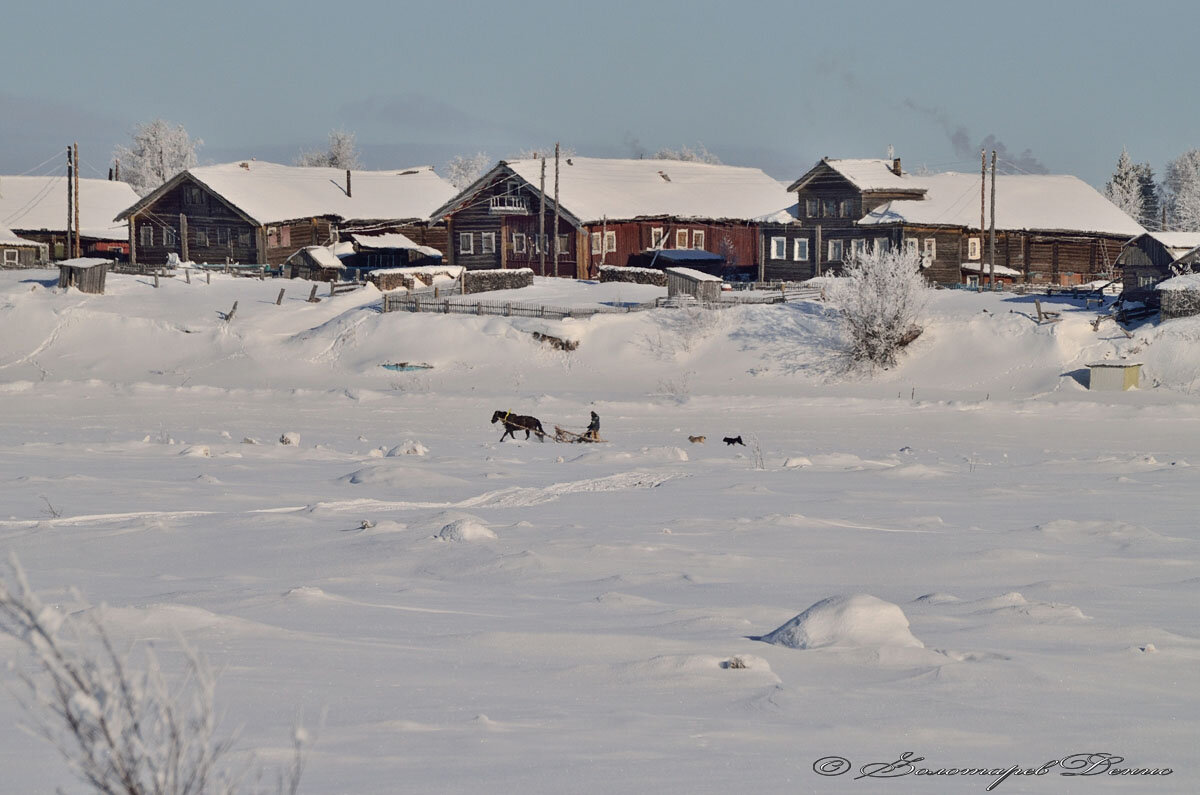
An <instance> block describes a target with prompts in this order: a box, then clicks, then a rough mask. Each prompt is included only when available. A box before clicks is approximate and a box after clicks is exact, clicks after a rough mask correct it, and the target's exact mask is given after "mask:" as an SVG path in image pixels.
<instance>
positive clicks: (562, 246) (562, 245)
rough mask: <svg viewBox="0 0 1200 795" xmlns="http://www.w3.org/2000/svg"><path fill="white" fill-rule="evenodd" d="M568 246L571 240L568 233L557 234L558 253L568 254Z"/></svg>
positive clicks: (569, 251) (569, 250)
mask: <svg viewBox="0 0 1200 795" xmlns="http://www.w3.org/2000/svg"><path fill="white" fill-rule="evenodd" d="M570 246H571V241H570V239H569V235H559V236H558V253H559V254H560V255H562V254H570V253H571V248H570Z"/></svg>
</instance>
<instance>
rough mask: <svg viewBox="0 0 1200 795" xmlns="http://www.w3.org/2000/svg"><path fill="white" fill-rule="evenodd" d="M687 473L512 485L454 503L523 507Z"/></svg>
mask: <svg viewBox="0 0 1200 795" xmlns="http://www.w3.org/2000/svg"><path fill="white" fill-rule="evenodd" d="M681 477H688V475H683V474H676V473H662V472H622V473H620V474H617V475H609V476H607V477H602V478H589V479H587V480H574V481H570V482H568V483H553V484H551V485H549V486H541V487H526V486H514V487H512V488H507V489H500V490H498V491H489V492H488V493H486V494H480V495H479V496H478V497H471V498H470V499H466V500H463V501H462V502H459V503H457V504H456V505H455V507H456V508H523V507H525V506H527V505H541V504H542V503H545V502H552V501H554V500H557V499H558V498H559V497H563V496H566V495H568V494H586V493H589V492H602V491H632V490H634V489H654V488H658V487H659V486H661V485H662V484H664V483H666V482H667V481H668V480H675V479H676V478H681Z"/></svg>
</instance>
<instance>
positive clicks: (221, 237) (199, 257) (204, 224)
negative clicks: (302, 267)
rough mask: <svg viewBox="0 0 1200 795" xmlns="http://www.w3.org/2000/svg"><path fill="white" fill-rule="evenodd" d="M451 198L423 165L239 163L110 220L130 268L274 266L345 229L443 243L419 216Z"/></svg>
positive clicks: (188, 177) (169, 187)
mask: <svg viewBox="0 0 1200 795" xmlns="http://www.w3.org/2000/svg"><path fill="white" fill-rule="evenodd" d="M453 194H454V187H453V186H452V185H450V183H449V182H447V181H446V180H444V179H442V178H441V177H439V176H438V175H437V174H435V173H434V171H433V168H432V167H430V166H422V167H419V168H410V169H399V170H390V171H345V170H341V169H335V168H302V167H297V166H283V165H278V164H276V163H266V162H261V161H257V160H247V161H241V162H238V163H226V164H222V165H216V166H201V167H198V168H193V169H189V170H187V171H183V172H181V173H180V174H177V175H176V176H175V177H173V178H172V179H170V180H168V181H167V182H166V183H165V184H163V185H162V186H160V187H159V188H158V189H157V190H155V191H153V192H152V193H150V194H148V195H147V196H145V197H144V198H142V199H141V200H140V201H138V202H137V203H136V204H133V205H132V206H129V207H127V208H126V209H125V210H123V211H122V212H121V213H120V214H118V215H117V218H118V219H119V220H125V221H126V222H127V224H128V228H129V235H130V237H131V241H132V252H131V259H132V261H133V262H134V263H139V264H140V263H144V264H148V265H159V264H162V263H164V262H165V261H166V259H167V255H168V254H176V255H177V256H178V257H179V258H180V259H181V260H184V261H193V262H208V263H225V262H230V263H244V264H264V265H268V266H270V267H272V268H275V267H279V266H281V265H282V264H283V263H284V262H285V261H287V260H288V258H289V257H291V256H292V255H293V254H295V253H296V252H297V251H299V250H301V249H303V248H305V247H307V246H314V245H328V244H330V243H333V242H336V241H337V240H338V238H339V236H341V235H345V234H348V233H350V232H353V231H367V230H370V231H373V232H400V233H403V234H404V235H406V236H408V237H409V238H411V239H413V240H415V241H416V242H418V243H420V244H422V245H438V244H440V245H442V246H444V245H445V232H444V230H439V229H436V228H433V227H431V225H430V224H429V223H428V220H427V219H428V217H429V214H430V212H431V211H432V210H433V209H434V208H436V207H437V206H438V205H440V204H442V203H443V202H445V201H446V200H447V199H448V198H449V197H450V196H452V195H453Z"/></svg>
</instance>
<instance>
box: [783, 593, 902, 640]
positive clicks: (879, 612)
mask: <svg viewBox="0 0 1200 795" xmlns="http://www.w3.org/2000/svg"><path fill="white" fill-rule="evenodd" d="M762 640H764V641H766V642H767V643H774V644H777V645H779V646H787V647H789V648H792V649H819V648H822V647H825V646H842V647H861V646H872V647H873V646H911V647H916V648H924V647H925V644H924V643H922V642H921V641H919V640H917V639H916V638H915V637H913V634H912V633H911V632H909V630H908V618H907V617H906V616H905V615H904V611H903V610H901V609H900V607H899V606H898V605H894V604H892V603H891V602H885V601H883V600H882V599H878V598H876V597H874V596H871V595H869V594H853V595H851V596H831V597H829V598H828V599H822V600H821V601H819V602H817V603H816V604H814V605H813V606H811V607H810V608H808V609H807V610H805V611H804V612H803V613H801V614H800V615H798V616H796V617H795V618H793V619H792V620H791V621H788V622H787V623H786V624H784V625H783V626H781V627H779V628H778V629H776V630H775V631H774V632H771V633H770V634H768V635H763V636H762Z"/></svg>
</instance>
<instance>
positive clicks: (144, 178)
mask: <svg viewBox="0 0 1200 795" xmlns="http://www.w3.org/2000/svg"><path fill="white" fill-rule="evenodd" d="M132 137H133V143H132V145H131V146H117V148H116V149H115V150H113V157H115V158H116V159H117V160H118V161H120V163H121V177H122V179H124V181H125V182H128V183H129V186H130V187H131V188H133V189H134V191H135V192H136V193H137V194H138V195H139V196H145V195H146V194H147V193H149V192H150V191H152V190H154V189H155V188H157V187H158V186H159V185H161V184H163V183H164V182H166V181H167V180H169V179H170V178H171V177H173V176H175V175H176V174H178V173H179V172H180V171H184V170H185V169H189V168H192V167H193V166H195V165H196V150H197V149H198V148H200V147H201V146H203V145H204V142H203V141H201V140H200V139H199V138H195V139H193V138H192V137H191V136H190V135H188V132H187V130H185V129H184V128H183V125H182V124H180V125H176V126H174V127H172V126H171V124H170V123H169V122H166V121H163V120H162V119H155V120H154V121H152V122H147V123H145V124H137V125H135V126H134V128H133V133H132Z"/></svg>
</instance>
